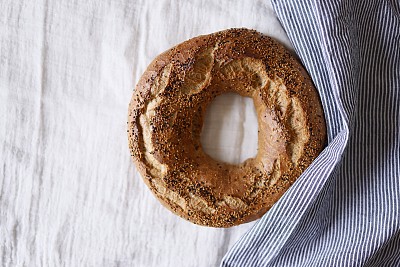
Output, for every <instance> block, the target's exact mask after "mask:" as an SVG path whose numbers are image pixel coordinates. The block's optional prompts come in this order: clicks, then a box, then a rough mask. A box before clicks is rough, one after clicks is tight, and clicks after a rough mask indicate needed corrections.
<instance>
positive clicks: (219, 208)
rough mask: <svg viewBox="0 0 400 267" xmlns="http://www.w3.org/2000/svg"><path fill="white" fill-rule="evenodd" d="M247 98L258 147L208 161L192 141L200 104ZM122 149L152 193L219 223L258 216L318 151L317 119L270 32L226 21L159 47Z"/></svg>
mask: <svg viewBox="0 0 400 267" xmlns="http://www.w3.org/2000/svg"><path fill="white" fill-rule="evenodd" d="M230 91H233V92H236V93H238V94H240V95H242V96H247V97H252V98H253V100H254V104H255V106H256V109H257V115H258V123H259V138H258V140H259V144H258V153H257V156H256V157H255V158H251V159H248V160H246V161H245V162H243V163H242V164H239V165H230V164H227V163H223V162H217V161H215V160H213V159H212V158H210V157H209V156H208V155H206V154H205V153H204V152H203V150H202V147H201V144H200V138H199V137H200V132H201V128H202V123H203V115H204V113H205V110H206V108H207V105H208V104H209V103H210V102H211V101H212V100H213V99H214V98H215V97H216V96H217V95H220V94H222V93H225V92H230ZM128 139H129V147H130V150H131V155H132V158H133V160H134V162H135V164H136V166H137V168H138V170H139V172H140V173H141V175H142V176H143V179H144V181H145V182H146V184H147V185H148V186H149V188H150V189H151V191H152V192H153V193H154V195H155V196H156V197H157V198H158V199H159V200H160V202H161V203H163V204H164V205H165V206H166V207H167V208H169V209H170V210H171V211H173V212H174V213H176V214H177V215H179V216H181V217H183V218H185V219H187V220H190V221H191V222H193V223H196V224H200V225H206V226H213V227H229V226H233V225H238V224H241V223H244V222H249V221H251V220H254V219H257V218H259V217H261V216H262V215H263V214H264V213H265V212H266V211H267V210H268V209H269V208H270V207H271V206H272V205H273V204H274V203H275V202H276V201H277V200H278V199H279V198H280V197H281V196H282V195H283V193H284V192H285V191H286V190H287V189H288V188H289V187H290V185H292V184H293V182H294V181H295V180H296V179H297V177H299V176H300V174H301V173H302V172H303V171H304V170H305V169H306V168H307V167H308V166H309V164H310V163H311V162H312V161H313V160H314V159H315V158H316V157H317V156H318V154H319V153H320V151H321V150H322V149H323V147H324V145H325V142H326V128H325V121H324V116H323V110H322V107H321V104H320V100H319V97H318V93H317V92H316V90H315V88H314V87H313V85H312V82H311V80H310V78H309V77H308V75H307V73H306V71H305V70H304V69H303V67H302V66H301V65H300V64H299V63H298V62H297V61H296V60H295V59H294V57H293V56H292V55H290V53H289V52H288V51H287V50H286V49H284V48H283V47H282V46H281V45H280V44H278V43H277V42H276V41H274V40H273V39H271V38H270V37H267V36H265V35H262V34H260V33H258V32H256V31H253V30H248V29H230V30H225V31H221V32H217V33H214V34H210V35H204V36H199V37H196V38H193V39H190V40H188V41H186V42H184V43H181V44H179V45H177V46H175V47H173V48H171V49H170V50H168V51H166V52H164V53H163V54H161V55H159V56H158V57H157V58H156V59H155V60H154V61H153V62H152V63H151V64H150V65H149V67H148V68H147V70H146V71H145V72H144V74H143V76H142V77H141V79H140V80H139V82H138V84H137V86H136V90H135V92H134V94H133V96H132V100H131V103H130V105H129V114H128Z"/></svg>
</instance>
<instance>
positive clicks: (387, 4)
mask: <svg viewBox="0 0 400 267" xmlns="http://www.w3.org/2000/svg"><path fill="white" fill-rule="evenodd" d="M399 5H400V2H399V1H398V0H392V1H382V0H381V1H373V0H371V1H351V0H339V1H316V0H315V1H306V0H305V1H290V0H282V1H280V0H274V1H273V6H274V9H275V11H276V13H277V16H278V18H279V20H280V21H281V23H282V25H283V27H284V29H285V30H286V32H287V34H288V36H289V38H290V40H291V42H292V44H293V46H294V47H295V49H296V53H297V54H298V55H299V57H300V59H301V61H302V62H303V64H304V66H305V67H306V69H307V70H308V72H309V73H310V75H311V77H312V79H313V81H314V83H315V86H316V88H317V89H318V91H319V93H320V96H321V100H322V103H323V107H324V110H325V116H326V121H327V126H328V140H329V143H328V146H327V147H326V149H325V150H324V151H323V152H322V153H321V154H320V156H319V157H318V158H317V159H316V160H315V161H314V162H313V164H312V165H311V166H310V167H309V168H308V169H307V170H306V172H305V173H304V174H303V175H302V176H301V177H300V178H299V179H298V180H297V181H296V183H295V184H294V185H293V186H292V187H291V188H290V189H289V190H288V192H287V193H286V194H285V195H284V196H283V198H281V200H280V201H279V202H278V203H277V204H275V205H274V207H273V208H272V209H271V210H270V211H269V212H268V213H267V214H266V215H265V216H264V217H263V218H262V219H261V220H260V221H259V222H258V223H257V224H256V225H255V226H254V227H253V228H252V229H251V230H250V231H249V232H247V234H245V235H244V236H243V237H242V238H241V239H240V240H239V241H238V242H237V243H236V244H235V246H234V247H233V248H232V249H231V250H230V251H229V252H228V253H227V254H226V255H225V257H224V259H223V261H222V264H221V266H246V267H249V266H400V6H399Z"/></svg>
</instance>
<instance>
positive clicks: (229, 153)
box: [201, 93, 258, 165]
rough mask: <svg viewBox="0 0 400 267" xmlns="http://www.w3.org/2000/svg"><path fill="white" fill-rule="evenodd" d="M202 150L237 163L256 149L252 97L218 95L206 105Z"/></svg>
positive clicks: (218, 158) (248, 156)
mask: <svg viewBox="0 0 400 267" xmlns="http://www.w3.org/2000/svg"><path fill="white" fill-rule="evenodd" d="M201 144H202V147H203V151H204V152H205V153H206V154H208V155H209V156H210V157H211V158H213V159H215V160H217V161H221V162H225V163H229V164H235V165H237V164H240V163H242V162H244V161H245V160H246V159H248V158H254V157H255V156H256V155H257V149H258V122H257V113H256V109H255V107H254V103H253V99H252V98H249V97H243V96H240V95H239V94H236V93H225V94H222V95H220V96H217V97H216V98H215V99H214V100H213V101H212V102H211V103H210V104H209V106H208V108H207V110H206V114H205V117H204V125H203V129H202V131H201Z"/></svg>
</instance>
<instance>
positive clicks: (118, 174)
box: [0, 0, 289, 267]
mask: <svg viewBox="0 0 400 267" xmlns="http://www.w3.org/2000/svg"><path fill="white" fill-rule="evenodd" d="M231 27H247V28H252V29H256V30H258V31H260V32H263V33H265V34H268V35H270V36H273V37H275V38H277V39H278V40H279V41H281V42H282V43H284V44H286V45H287V46H289V41H288V39H287V37H286V35H285V33H284V31H283V30H282V28H281V26H280V25H279V22H278V21H277V19H276V17H275V14H274V12H273V10H272V8H271V5H270V3H269V2H268V1H252V2H249V1H228V0H224V1H155V0H154V1H144V0H142V1H128V0H120V1H51V0H43V1H22V0H2V1H0V151H1V152H0V212H1V216H0V265H1V266H139V267H140V266H146V267H148V266H174V267H179V266H200V267H201V266H217V265H219V263H220V261H221V259H222V257H223V256H224V254H225V253H226V252H227V251H228V248H229V247H231V246H232V245H233V243H234V242H235V241H237V240H238V239H239V237H240V236H241V235H242V234H243V233H245V232H246V231H247V230H248V229H249V228H250V226H251V225H252V223H250V224H245V225H242V226H239V227H234V228H231V229H213V228H206V227H200V226H196V225H193V224H191V223H189V222H187V221H185V220H183V219H180V218H179V217H177V216H175V215H173V214H172V213H171V212H169V211H168V210H167V209H165V208H164V207H162V206H161V205H160V204H159V203H158V202H157V200H156V199H155V198H154V197H153V196H152V195H151V193H150V191H149V190H148V189H147V187H146V186H145V185H144V183H143V182H142V180H141V177H140V176H139V174H138V173H137V172H136V170H135V167H134V165H133V163H132V161H131V159H130V155H129V150H128V144H127V137H126V119H127V108H128V103H129V101H130V98H131V95H132V92H133V90H134V85H135V83H136V82H137V81H138V79H139V77H140V75H141V74H142V73H143V71H144V70H145V68H146V66H147V65H148V64H149V63H150V61H151V60H152V59H153V58H154V57H155V56H156V55H158V54H159V53H161V52H163V51H164V50H166V49H168V48H170V47H171V46H173V45H175V44H178V43H180V42H182V41H184V40H186V39H188V38H191V37H194V36H197V35H200V34H207V33H212V32H215V31H218V30H222V29H226V28H231ZM211 111H212V114H213V116H211V115H207V119H206V121H207V124H206V126H205V127H206V130H205V133H204V135H203V144H204V146H205V149H206V151H208V152H209V153H210V154H211V155H212V156H214V157H216V158H220V159H222V160H226V161H230V162H240V161H242V160H243V159H245V158H246V157H248V156H252V153H254V151H255V144H256V142H254V138H255V135H254V133H251V131H250V132H249V131H247V132H245V131H244V129H256V127H257V124H256V121H255V120H254V110H253V107H252V102H251V101H248V100H245V99H242V98H240V97H237V96H232V95H228V96H226V97H223V98H222V99H217V100H216V104H213V106H212V107H211ZM210 114H211V113H210ZM224 117H225V118H227V119H226V120H224V119H223V118H224ZM221 125H222V130H221ZM235 126H239V127H236V128H235ZM221 131H222V132H221ZM219 146H221V149H216V148H218V147H219ZM232 146H233V147H232Z"/></svg>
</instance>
